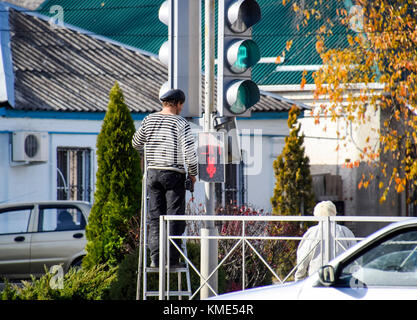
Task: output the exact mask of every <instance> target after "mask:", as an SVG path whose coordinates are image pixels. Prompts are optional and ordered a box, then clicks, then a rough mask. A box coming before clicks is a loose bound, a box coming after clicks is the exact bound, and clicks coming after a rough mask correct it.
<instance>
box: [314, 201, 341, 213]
mask: <svg viewBox="0 0 417 320" xmlns="http://www.w3.org/2000/svg"><path fill="white" fill-rule="evenodd" d="M313 214H314V216H315V217H329V216H335V215H336V206H335V205H334V203H333V202H331V201H322V202H319V203H317V204H316V206H315V207H314V212H313Z"/></svg>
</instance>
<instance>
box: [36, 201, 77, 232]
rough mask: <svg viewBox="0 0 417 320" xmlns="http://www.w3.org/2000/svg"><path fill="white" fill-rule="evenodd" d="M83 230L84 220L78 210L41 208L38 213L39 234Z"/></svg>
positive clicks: (72, 208)
mask: <svg viewBox="0 0 417 320" xmlns="http://www.w3.org/2000/svg"><path fill="white" fill-rule="evenodd" d="M84 228H85V219H84V216H83V214H82V212H81V211H80V210H79V209H78V208H75V207H59V208H41V209H40V211H39V222H38V231H39V232H45V231H66V230H83V229H84Z"/></svg>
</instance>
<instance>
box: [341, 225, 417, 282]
mask: <svg viewBox="0 0 417 320" xmlns="http://www.w3.org/2000/svg"><path fill="white" fill-rule="evenodd" d="M338 282H339V283H338V286H341V287H355V286H363V287H373V286H417V230H416V229H412V230H407V231H402V232H401V233H397V234H396V235H394V236H392V237H390V238H389V239H386V240H384V241H382V242H381V243H379V244H377V245H375V246H374V247H372V248H371V249H370V250H368V251H366V252H365V253H364V254H362V255H361V256H360V257H358V258H357V259H355V260H353V261H352V262H350V263H348V264H347V265H346V266H344V267H343V268H342V270H341V274H340V277H339V281H338Z"/></svg>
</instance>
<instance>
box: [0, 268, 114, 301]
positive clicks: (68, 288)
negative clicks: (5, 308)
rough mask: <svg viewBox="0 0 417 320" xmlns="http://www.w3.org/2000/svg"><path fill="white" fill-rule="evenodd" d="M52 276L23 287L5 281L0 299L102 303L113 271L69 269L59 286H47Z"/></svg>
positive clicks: (25, 282) (47, 275)
mask: <svg viewBox="0 0 417 320" xmlns="http://www.w3.org/2000/svg"><path fill="white" fill-rule="evenodd" d="M54 277H56V275H54V274H52V273H49V272H47V270H46V273H45V275H43V276H42V277H41V278H39V279H35V278H34V277H32V280H31V281H22V284H23V286H22V287H19V286H17V285H15V284H10V283H8V282H6V284H5V288H4V290H3V292H2V293H1V296H0V298H1V300H102V299H105V298H106V296H107V292H108V290H109V287H110V284H111V283H112V281H113V280H114V279H115V277H116V268H108V267H107V266H105V265H98V266H95V267H92V268H90V269H85V268H71V269H70V270H69V271H68V272H67V273H66V274H65V275H64V278H63V282H62V284H63V287H62V289H60V288H59V287H58V288H56V286H53V285H51V283H53V281H54Z"/></svg>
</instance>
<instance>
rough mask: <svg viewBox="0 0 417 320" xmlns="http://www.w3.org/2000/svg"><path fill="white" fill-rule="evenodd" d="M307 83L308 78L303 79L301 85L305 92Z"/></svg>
mask: <svg viewBox="0 0 417 320" xmlns="http://www.w3.org/2000/svg"><path fill="white" fill-rule="evenodd" d="M306 83H307V80H306V78H304V77H303V78H302V79H301V84H300V89H301V90H304V86H305V85H306Z"/></svg>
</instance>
